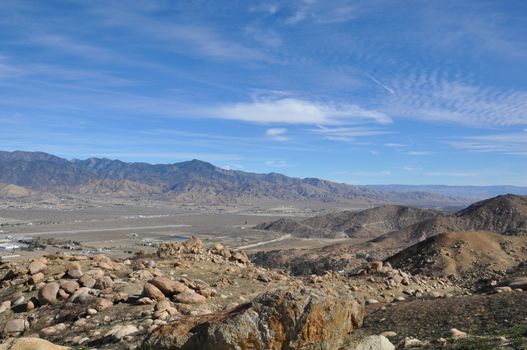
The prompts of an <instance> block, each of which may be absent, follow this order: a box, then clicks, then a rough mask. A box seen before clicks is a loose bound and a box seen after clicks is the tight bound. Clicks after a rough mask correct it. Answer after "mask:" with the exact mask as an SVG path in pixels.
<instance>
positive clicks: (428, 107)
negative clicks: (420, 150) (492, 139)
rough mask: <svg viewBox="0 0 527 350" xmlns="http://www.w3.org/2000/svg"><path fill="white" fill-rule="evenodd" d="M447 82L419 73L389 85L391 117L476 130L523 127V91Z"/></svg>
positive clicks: (438, 74) (439, 75) (526, 114)
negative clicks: (390, 87) (454, 125)
mask: <svg viewBox="0 0 527 350" xmlns="http://www.w3.org/2000/svg"><path fill="white" fill-rule="evenodd" d="M467 80H469V78H464V79H463V78H459V77H458V78H455V79H451V78H450V77H448V76H447V74H445V73H444V72H442V71H422V72H417V73H414V74H410V75H409V76H408V77H407V78H406V79H402V80H397V81H394V82H393V83H391V86H392V87H393V89H394V91H396V94H394V95H389V96H388V97H387V98H386V99H385V101H384V102H385V106H384V110H386V111H390V113H391V114H392V115H396V116H399V117H406V118H414V119H421V120H426V121H432V122H452V123H459V124H465V125H470V126H477V127H490V126H509V125H525V124H527V91H526V90H507V89H500V88H493V87H481V86H478V85H475V84H472V83H467V82H465V81H467Z"/></svg>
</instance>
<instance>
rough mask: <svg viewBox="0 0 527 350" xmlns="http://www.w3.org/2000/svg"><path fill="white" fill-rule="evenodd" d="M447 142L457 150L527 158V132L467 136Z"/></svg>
mask: <svg viewBox="0 0 527 350" xmlns="http://www.w3.org/2000/svg"><path fill="white" fill-rule="evenodd" d="M445 142H446V143H447V144H449V145H451V146H453V147H455V148H459V149H463V150H468V151H471V152H480V153H503V154H511V155H520V156H527V131H524V132H512V133H499V134H491V135H481V136H466V137H463V138H459V139H456V140H447V141H445Z"/></svg>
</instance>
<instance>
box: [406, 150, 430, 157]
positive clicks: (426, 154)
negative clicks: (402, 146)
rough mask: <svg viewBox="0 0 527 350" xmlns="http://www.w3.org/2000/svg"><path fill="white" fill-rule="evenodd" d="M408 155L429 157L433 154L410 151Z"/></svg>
mask: <svg viewBox="0 0 527 350" xmlns="http://www.w3.org/2000/svg"><path fill="white" fill-rule="evenodd" d="M407 154H408V155H410V156H428V155H430V154H432V153H431V152H426V151H409V152H407Z"/></svg>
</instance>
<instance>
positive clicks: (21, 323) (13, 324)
mask: <svg viewBox="0 0 527 350" xmlns="http://www.w3.org/2000/svg"><path fill="white" fill-rule="evenodd" d="M28 328H29V322H28V321H27V320H26V319H24V318H15V319H12V320H9V321H7V323H6V324H5V326H4V334H6V335H17V334H20V333H22V332H24V331H25V330H26V329H28Z"/></svg>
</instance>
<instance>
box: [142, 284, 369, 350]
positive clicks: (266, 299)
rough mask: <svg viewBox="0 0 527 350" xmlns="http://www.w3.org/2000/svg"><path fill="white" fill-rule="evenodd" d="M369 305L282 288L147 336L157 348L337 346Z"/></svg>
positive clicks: (342, 296)
mask: <svg viewBox="0 0 527 350" xmlns="http://www.w3.org/2000/svg"><path fill="white" fill-rule="evenodd" d="M363 318H364V305H362V304H359V303H357V302H356V301H355V300H354V299H353V297H352V295H351V294H350V293H349V292H348V291H342V292H338V291H332V290H329V291H327V290H324V289H310V288H290V289H279V290H276V291H274V292H267V293H264V294H261V295H260V296H258V297H256V298H255V299H254V300H253V301H252V302H250V303H247V304H242V305H239V306H238V307H236V308H234V309H231V310H228V311H222V312H217V313H212V314H207V315H200V316H189V317H180V318H178V319H176V320H175V321H174V322H173V323H171V324H168V325H165V326H161V327H160V328H157V329H156V330H154V331H153V333H152V334H151V335H150V336H149V338H147V339H146V341H145V343H146V344H145V345H148V346H152V347H153V348H155V349H203V350H212V349H215V350H227V349H233V350H234V349H261V350H263V349H269V350H279V349H327V350H330V349H337V348H338V347H339V345H340V344H341V342H342V340H343V338H344V337H345V336H346V335H347V334H348V333H349V332H351V331H352V330H353V329H354V327H358V326H361V325H362V320H363Z"/></svg>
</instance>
